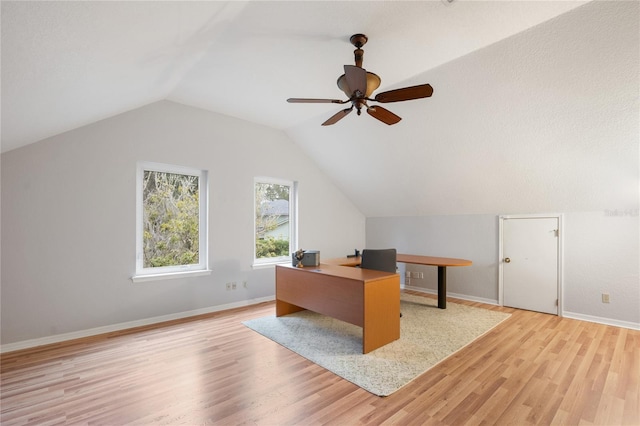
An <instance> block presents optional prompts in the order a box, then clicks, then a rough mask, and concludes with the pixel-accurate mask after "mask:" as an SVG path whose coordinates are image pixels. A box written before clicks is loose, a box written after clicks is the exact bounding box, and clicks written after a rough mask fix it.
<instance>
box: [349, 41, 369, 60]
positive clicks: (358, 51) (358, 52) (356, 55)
mask: <svg viewBox="0 0 640 426" xmlns="http://www.w3.org/2000/svg"><path fill="white" fill-rule="evenodd" d="M368 40H369V39H368V38H367V36H366V35H364V34H354V35H352V36H351V38H350V39H349V41H350V42H351V44H353V45H354V46H355V47H356V50H354V51H353V56H354V59H355V62H356V67H360V68H362V60H363V58H364V50H362V46H364V45H365V44H367V41H368Z"/></svg>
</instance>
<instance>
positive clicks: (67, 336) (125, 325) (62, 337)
mask: <svg viewBox="0 0 640 426" xmlns="http://www.w3.org/2000/svg"><path fill="white" fill-rule="evenodd" d="M271 300H275V295H273V296H267V297H260V298H257V299H250V300H242V301H240V302H234V303H227V304H224V305H218V306H210V307H207V308H202V309H194V310H192V311H186V312H177V313H175V314H168V315H161V316H158V317H153V318H145V319H141V320H136V321H129V322H122V323H119V324H113V325H106V326H104V327H96V328H90V329H88V330H80V331H74V332H71V333H63V334H56V335H54V336H47V337H42V338H39V339H31V340H23V341H21V342H15V343H8V344H6V345H1V346H0V353H5V352H12V351H17V350H20V349H28V348H34V347H36V346H42V345H49V344H52V343H59V342H64V341H67V340H73V339H81V338H83V337H90V336H96V335H98V334H105V333H111V332H114V331H120V330H126V329H129V328H135V327H140V326H145V325H151V324H157V323H161V322H165V321H172V320H176V319H182V318H188V317H194V316H197V315H203V314H210V313H212V312H219V311H226V310H227V309H233V308H241V307H243V306H249V305H256V304H258V303H262V302H269V301H271Z"/></svg>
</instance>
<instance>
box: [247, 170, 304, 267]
mask: <svg viewBox="0 0 640 426" xmlns="http://www.w3.org/2000/svg"><path fill="white" fill-rule="evenodd" d="M295 211H296V209H295V185H294V183H293V182H284V181H277V180H272V179H256V182H255V259H256V261H257V262H261V261H262V262H272V261H278V260H282V259H288V258H289V255H290V253H291V252H292V251H293V247H295Z"/></svg>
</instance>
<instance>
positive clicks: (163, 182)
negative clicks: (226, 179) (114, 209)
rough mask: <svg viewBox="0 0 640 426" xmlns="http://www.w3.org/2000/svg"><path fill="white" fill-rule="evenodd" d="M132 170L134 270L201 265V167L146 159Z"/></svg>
mask: <svg viewBox="0 0 640 426" xmlns="http://www.w3.org/2000/svg"><path fill="white" fill-rule="evenodd" d="M138 173H139V177H138V185H139V192H138V200H139V201H138V203H139V209H140V210H139V213H138V214H139V224H138V228H139V231H138V232H139V235H138V240H139V241H138V267H137V269H138V274H148V273H151V274H153V273H162V272H175V271H181V270H185V269H186V270H189V269H205V268H206V243H205V241H206V240H205V239H204V238H205V236H206V229H205V227H206V220H205V211H206V210H205V206H206V190H205V189H206V179H203V176H206V173H205V172H202V171H199V170H191V169H185V168H180V167H175V166H163V165H151V164H147V165H142V167H141V168H140V169H139V170H138ZM203 197H204V198H205V199H204V200H203ZM140 234H141V235H140ZM203 248H204V249H205V250H203Z"/></svg>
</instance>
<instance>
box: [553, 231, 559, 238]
mask: <svg viewBox="0 0 640 426" xmlns="http://www.w3.org/2000/svg"><path fill="white" fill-rule="evenodd" d="M553 232H555V234H556V237H559V236H560V230H559V229H554V230H553Z"/></svg>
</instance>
